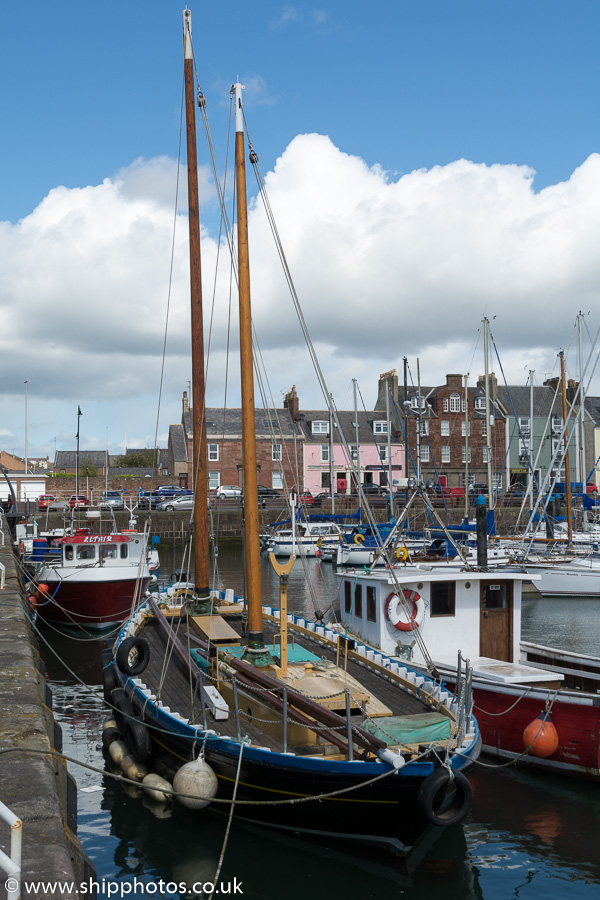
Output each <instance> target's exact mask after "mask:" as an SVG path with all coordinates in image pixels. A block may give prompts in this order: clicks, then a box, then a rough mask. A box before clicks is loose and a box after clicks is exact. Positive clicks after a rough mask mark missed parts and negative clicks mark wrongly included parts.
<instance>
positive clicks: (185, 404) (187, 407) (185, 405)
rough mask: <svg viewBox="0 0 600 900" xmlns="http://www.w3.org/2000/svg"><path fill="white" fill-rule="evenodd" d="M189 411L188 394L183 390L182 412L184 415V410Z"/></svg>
mask: <svg viewBox="0 0 600 900" xmlns="http://www.w3.org/2000/svg"><path fill="white" fill-rule="evenodd" d="M189 411H190V404H189V403H188V395H187V391H184V392H183V413H184V415H185V413H186V412H189Z"/></svg>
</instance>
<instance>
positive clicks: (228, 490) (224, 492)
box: [215, 484, 242, 500]
mask: <svg viewBox="0 0 600 900" xmlns="http://www.w3.org/2000/svg"><path fill="white" fill-rule="evenodd" d="M215 494H216V495H217V497H218V498H219V500H224V499H225V498H226V497H241V496H242V489H241V487H238V486H237V485H235V484H222V485H221V486H220V487H218V488H215Z"/></svg>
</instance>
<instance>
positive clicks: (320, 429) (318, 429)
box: [312, 419, 329, 434]
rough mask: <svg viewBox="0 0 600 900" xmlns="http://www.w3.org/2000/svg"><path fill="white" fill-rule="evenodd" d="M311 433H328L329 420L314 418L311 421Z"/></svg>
mask: <svg viewBox="0 0 600 900" xmlns="http://www.w3.org/2000/svg"><path fill="white" fill-rule="evenodd" d="M312 433H313V434H329V422H327V421H324V420H319V419H317V420H315V421H314V422H313V423H312Z"/></svg>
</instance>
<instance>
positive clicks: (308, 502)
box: [298, 491, 315, 506]
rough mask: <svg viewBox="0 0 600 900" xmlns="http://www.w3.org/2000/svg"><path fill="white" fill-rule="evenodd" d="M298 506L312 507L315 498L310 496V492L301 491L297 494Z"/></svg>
mask: <svg viewBox="0 0 600 900" xmlns="http://www.w3.org/2000/svg"><path fill="white" fill-rule="evenodd" d="M298 505H299V506H314V505H315V498H314V497H313V495H312V494H311V492H310V491H302V492H301V493H300V494H298Z"/></svg>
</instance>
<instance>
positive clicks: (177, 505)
mask: <svg viewBox="0 0 600 900" xmlns="http://www.w3.org/2000/svg"><path fill="white" fill-rule="evenodd" d="M156 508H157V509H162V510H164V511H165V512H173V511H174V510H176V509H193V508H194V495H193V494H180V495H179V497H169V499H168V500H163V502H162V503H158V504H157V506H156Z"/></svg>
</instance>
